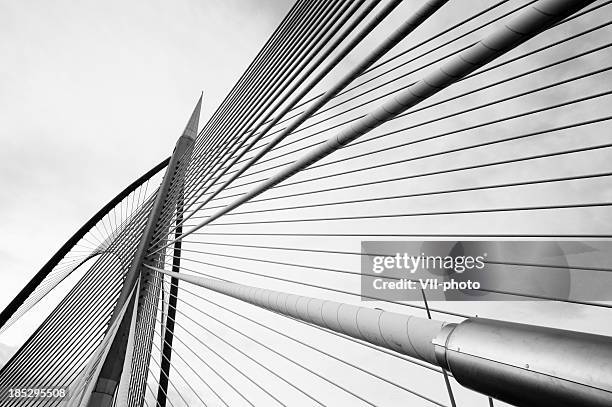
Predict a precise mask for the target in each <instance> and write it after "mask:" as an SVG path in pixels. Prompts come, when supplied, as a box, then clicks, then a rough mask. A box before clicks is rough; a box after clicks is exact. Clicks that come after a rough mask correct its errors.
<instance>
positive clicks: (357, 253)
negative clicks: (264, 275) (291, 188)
mask: <svg viewBox="0 0 612 407" xmlns="http://www.w3.org/2000/svg"><path fill="white" fill-rule="evenodd" d="M317 236H326V235H321V234H319V235H317ZM365 236H368V235H365ZM385 236H386V235H385ZM190 243H193V244H202V245H212V246H228V247H240V248H248V249H265V250H281V251H297V252H308V253H320V254H338V255H348V256H385V254H383V253H364V252H351V251H343V250H329V249H313V248H303V247H283V246H262V245H248V244H238V243H225V242H201V241H192V242H190ZM185 251H190V252H194V253H203V254H215V255H219V256H227V257H235V258H238V259H244V260H258V261H265V262H271V263H276V264H279V265H287V266H295V267H306V268H316V269H319V270H324V271H333V272H341V271H342V270H339V269H331V268H326V267H314V266H309V265H305V264H298V263H280V262H274V261H272V260H262V259H255V258H249V257H240V256H235V255H227V254H219V253H210V252H203V251H199V250H187V249H185ZM172 256H173V255H171V254H168V255H166V257H172ZM185 260H187V261H194V260H189V259H187V258H185ZM485 263H492V264H509V265H525V266H531V267H553V268H554V267H556V266H554V265H543V264H532V263H502V262H494V261H489V260H487V261H486V262H485ZM571 268H572V269H574V270H584V271H610V272H612V269H608V268H599V267H586V266H572V267H571ZM344 272H345V273H350V274H354V275H358V276H363V275H369V274H363V273H361V272H350V271H348V270H345V271H344ZM370 276H371V275H370ZM389 278H391V277H389Z"/></svg>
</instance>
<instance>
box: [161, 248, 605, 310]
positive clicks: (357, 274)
mask: <svg viewBox="0 0 612 407" xmlns="http://www.w3.org/2000/svg"><path fill="white" fill-rule="evenodd" d="M185 251H189V252H194V253H201V254H207V255H212V256H220V257H229V258H236V259H241V260H249V261H256V262H265V263H272V264H278V265H286V266H292V267H302V268H308V269H314V270H320V271H329V272H335V273H341V274H351V275H354V276H357V277H380V276H379V275H376V274H367V273H361V272H354V271H349V270H340V269H330V268H326V267H317V266H311V265H307V264H296V263H287V262H277V261H273V260H265V259H261V258H253V257H245V256H234V255H228V254H224V253H215V252H205V251H196V250H185ZM354 254H358V255H361V256H368V255H371V254H370V253H354ZM169 256H170V257H174V256H171V255H169ZM183 259H184V260H186V261H192V262H193V261H195V260H192V259H187V258H184V257H183ZM485 263H487V264H499V265H519V263H506V262H490V261H486V262H485ZM522 265H524V266H531V267H533V266H536V267H537V266H538V265H534V264H527V263H525V264H522ZM541 267H548V268H563V267H561V266H551V265H542V266H541ZM568 267H569V266H568ZM569 268H571V269H572V270H582V271H589V270H593V271H609V272H612V269H601V268H600V269H597V268H595V269H593V268H583V267H580V266H576V267H573V266H572V267H569ZM385 278H386V279H390V280H397V281H402V280H408V281H417V282H418V280H412V279H406V278H400V277H394V276H387V277H385ZM475 290H477V291H483V292H490V293H497V294H505V295H510V296H520V297H525V298H534V299H540V300H550V301H558V302H565V303H571V304H579V305H587V306H594V307H603V308H612V305H609V304H602V303H598V302H593V301H580V300H572V299H564V298H558V297H548V296H542V295H537V294H526V293H520V292H511V291H502V290H495V289H492V288H482V287H481V288H478V289H475Z"/></svg>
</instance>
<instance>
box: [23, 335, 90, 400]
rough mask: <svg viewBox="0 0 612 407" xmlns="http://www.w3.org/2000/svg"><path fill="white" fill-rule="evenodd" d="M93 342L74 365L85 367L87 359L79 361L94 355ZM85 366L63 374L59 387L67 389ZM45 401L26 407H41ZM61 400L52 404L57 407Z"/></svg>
mask: <svg viewBox="0 0 612 407" xmlns="http://www.w3.org/2000/svg"><path fill="white" fill-rule="evenodd" d="M95 345H96V344H95V342H93V343H91V344H90V345H89V348H88V349H87V351H86V352H85V353H84V354H83V355H81V356H80V358H79V360H78V361H77V362H78V363H76V365H77V366H83V365H85V362H87V358H85V359H84V360H81V359H82V358H83V357H84V356H85V355H88V354H90V353H94V352H95V349H96V347H95ZM84 368H85V366H83V367H81V368H80V369H81V370H77V371H73V372H71V373H68V372H65V373H64V376H66V378H65V379H64V382H62V385H61V387H69V386H71V385H72V384H73V382H74V381H75V380H76V379H77V378H78V377H79V374H80V372H81V371H82V369H84ZM55 383H59V382H55ZM55 386H56V387H57V384H55ZM46 401H49V400H45V399H42V398H41V399H39V400H38V402H34V404H32V405H29V406H28V407H36V406H38V405H43V404H44V403H45V402H46ZM62 401H63V400H61V399H58V400H57V401H56V403H54V404H55V405H59V404H60V403H62Z"/></svg>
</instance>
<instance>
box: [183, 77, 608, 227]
mask: <svg viewBox="0 0 612 407" xmlns="http://www.w3.org/2000/svg"><path fill="white" fill-rule="evenodd" d="M610 69H612V68H610ZM610 94H612V91H607V92H603V93H599V94H596V95H589V96H586V97H583V98H579V99H574V100H571V101H569V102H564V103H560V104H558V105H554V106H552V107H547V108H544V109H545V110H550V109H554V108H559V107H565V106H569V105H571V104H574V103H580V102H583V101H586V100H591V99H596V98H599V97H603V96H608V95H610ZM541 111H543V110H542V109H536V110H532V111H529V112H526V113H520V114H519V116H523V115H529V114H535V113H540V112H541ZM513 116H517V115H513ZM513 116H509V117H507V118H502V119H498V120H494V121H492V122H493V123H494V124H495V123H500V122H503V121H505V120H510V119H513V118H515V117H513ZM610 119H612V116H607V117H602V118H597V119H593V120H587V121H583V122H579V123H573V124H569V125H564V126H558V127H553V128H549V129H544V130H539V131H535V132H529V133H525V134H520V135H518V136H512V137H505V138H501V139H497V140H492V141H487V142H482V143H476V144H470V145H468V146H463V147H457V148H452V149H447V150H442V151H437V152H434V153H427V154H421V155H417V156H414V157H409V158H405V159H401V160H395V161H389V162H385V163H381V164H375V165H369V166H366V167H359V168H354V169H351V170H347V171H342V172H339V173H332V174H327V175H325V176H317V177H313V178H308V179H305V180H301V181H294V182H291V183H286V184H282V185H279V186H277V187H275V188H280V187H285V186H290V185H296V184H303V183H306V182H312V181H319V180H323V179H325V180H327V179H329V178H331V177H335V176H341V175H347V174H353V173H357V172H361V171H369V170H373V169H379V168H382V167H388V166H392V165H397V164H404V163H407V162H414V161H418V160H422V159H427V158H432V157H439V156H442V155H446V154H451V153H456V152H463V151H469V150H473V149H476V148H481V147H487V146H491V145H496V144H500V143H505V142H510V141H516V140H522V139H528V138H531V137H537V136H540V135H545V134H549V133H553V132H557V131H563V130H567V129H572V128H576V127H582V126H588V125H592V124H598V123H601V122H604V121H608V120H610ZM492 122H485V123H482V124H478V125H475V126H468V127H465V128H462V129H459V130H453V131H450V132H445V133H441V134H437V135H434V136H430V137H427V138H424V139H417V140H413V141H409V142H406V143H402V144H401V146H407V145H411V144H417V143H421V142H423V141H428V140H433V139H436V138H439V137H445V136H447V135H452V134H456V133H458V132H462V131H466V130H472V129H474V128H478V127H482V126H486V125H489V124H491V123H492ZM395 147H396V146H391V147H388V148H385V149H382V151H385V150H386V149H393V148H395ZM376 152H379V151H375V152H372V153H371V154H374V153H376ZM369 155H370V153H367V154H365V155H359V156H360V157H361V156H369ZM351 158H353V157H349V158H347V160H348V159H351ZM337 162H342V161H334V162H333V163H337ZM320 166H323V165H320ZM461 168H462V167H461ZM453 172H454V171H453ZM425 174H427V175H430V173H429V172H428V173H425ZM436 174H438V172H436ZM415 175H417V176H415ZM420 176H421V175H420V174H411V175H408V176H403V177H399V178H393V179H392V180H393V181H397V180H399V179H402V180H404V179H411V178H418V177H420ZM260 181H262V180H257V181H251V182H248V183H244V184H240V186H244V185H249V184H252V183H256V182H260ZM380 182H381V183H382V182H388V181H386V180H381V181H380ZM374 183H376V182H374ZM353 185H354V184H353ZM359 186H361V184H359ZM235 187H238V186H235ZM351 187H352V185H351V184H349V185H343V186H341V187H337V188H340V189H348V188H351ZM332 188H334V187H332ZM330 190H333V189H330V188H326V189H324V190H316V191H308V192H305V193H304V192H303V193H297V195H303V194H308V193H316V192H324V191H330ZM234 196H240V194H234V195H227V196H224V197H219V198H218V199H225V198H230V197H234ZM292 196H296V194H288V195H281V196H276V197H271V198H261V199H259V200H254V201H252V202H262V201H266V200H272V199H281V198H287V197H292ZM208 209H212V208H208ZM281 209H283V208H281ZM271 210H273V209H270V211H271ZM240 213H242V214H244V213H250V211H242V212H236V213H235V214H240ZM202 217H205V216H192V218H193V219H198V218H202Z"/></svg>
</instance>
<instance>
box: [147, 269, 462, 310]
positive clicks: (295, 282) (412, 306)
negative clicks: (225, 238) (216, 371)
mask: <svg viewBox="0 0 612 407" xmlns="http://www.w3.org/2000/svg"><path fill="white" fill-rule="evenodd" d="M191 261H192V262H194V263H200V264H204V265H206V266H213V267H218V268H222V269H226V270H231V271H236V272H238V273H244V274H250V275H254V276H258V277H263V278H268V279H271V280H278V281H284V282H286V283H291V284H297V285H301V286H306V287H311V288H318V289H321V290H325V291H331V292H335V293H339V294H346V295H350V296H354V297H360V298H368V299H370V300H376V301H382V302H387V303H389V304H396V305H401V306H404V307H410V308H417V309H421V310H424V309H425V307H423V306H420V305H416V304H407V303H404V302H401V301H394V300H389V299H387V298H382V297H374V296H370V295H365V294H362V293H354V292H352V291H346V290H340V289H337V288H331V287H326V286H321V285H317V284H311V283H306V282H304V281H298V280H291V279H288V278H283V277H278V276H270V275H267V274H261V273H256V272H254V271H247V270H241V269H238V268H235V267H229V266H222V265H219V264H214V263H208V262H204V261H200V260H191ZM165 264H168V263H165ZM147 268H149V269H152V270H154V271H160V270H159V269H156V268H152V267H151V266H147ZM181 269H183V270H187V271H191V272H192V273H195V274H198V275H201V276H205V277H209V278H214V279H217V280H220V281H226V282H229V283H233V281H231V280H226V279H223V278H221V277H218V276H213V275H210V274H206V273H202V272H200V271H197V270H193V269H190V268H187V267H184V266H181ZM164 272H165V271H164ZM430 309H431V310H432V311H435V312H438V313H440V314H445V315H452V316H456V317H460V318H469V317H470V316H471V315H466V314H461V313H458V312H452V311H445V310H441V309H433V308H430Z"/></svg>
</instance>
